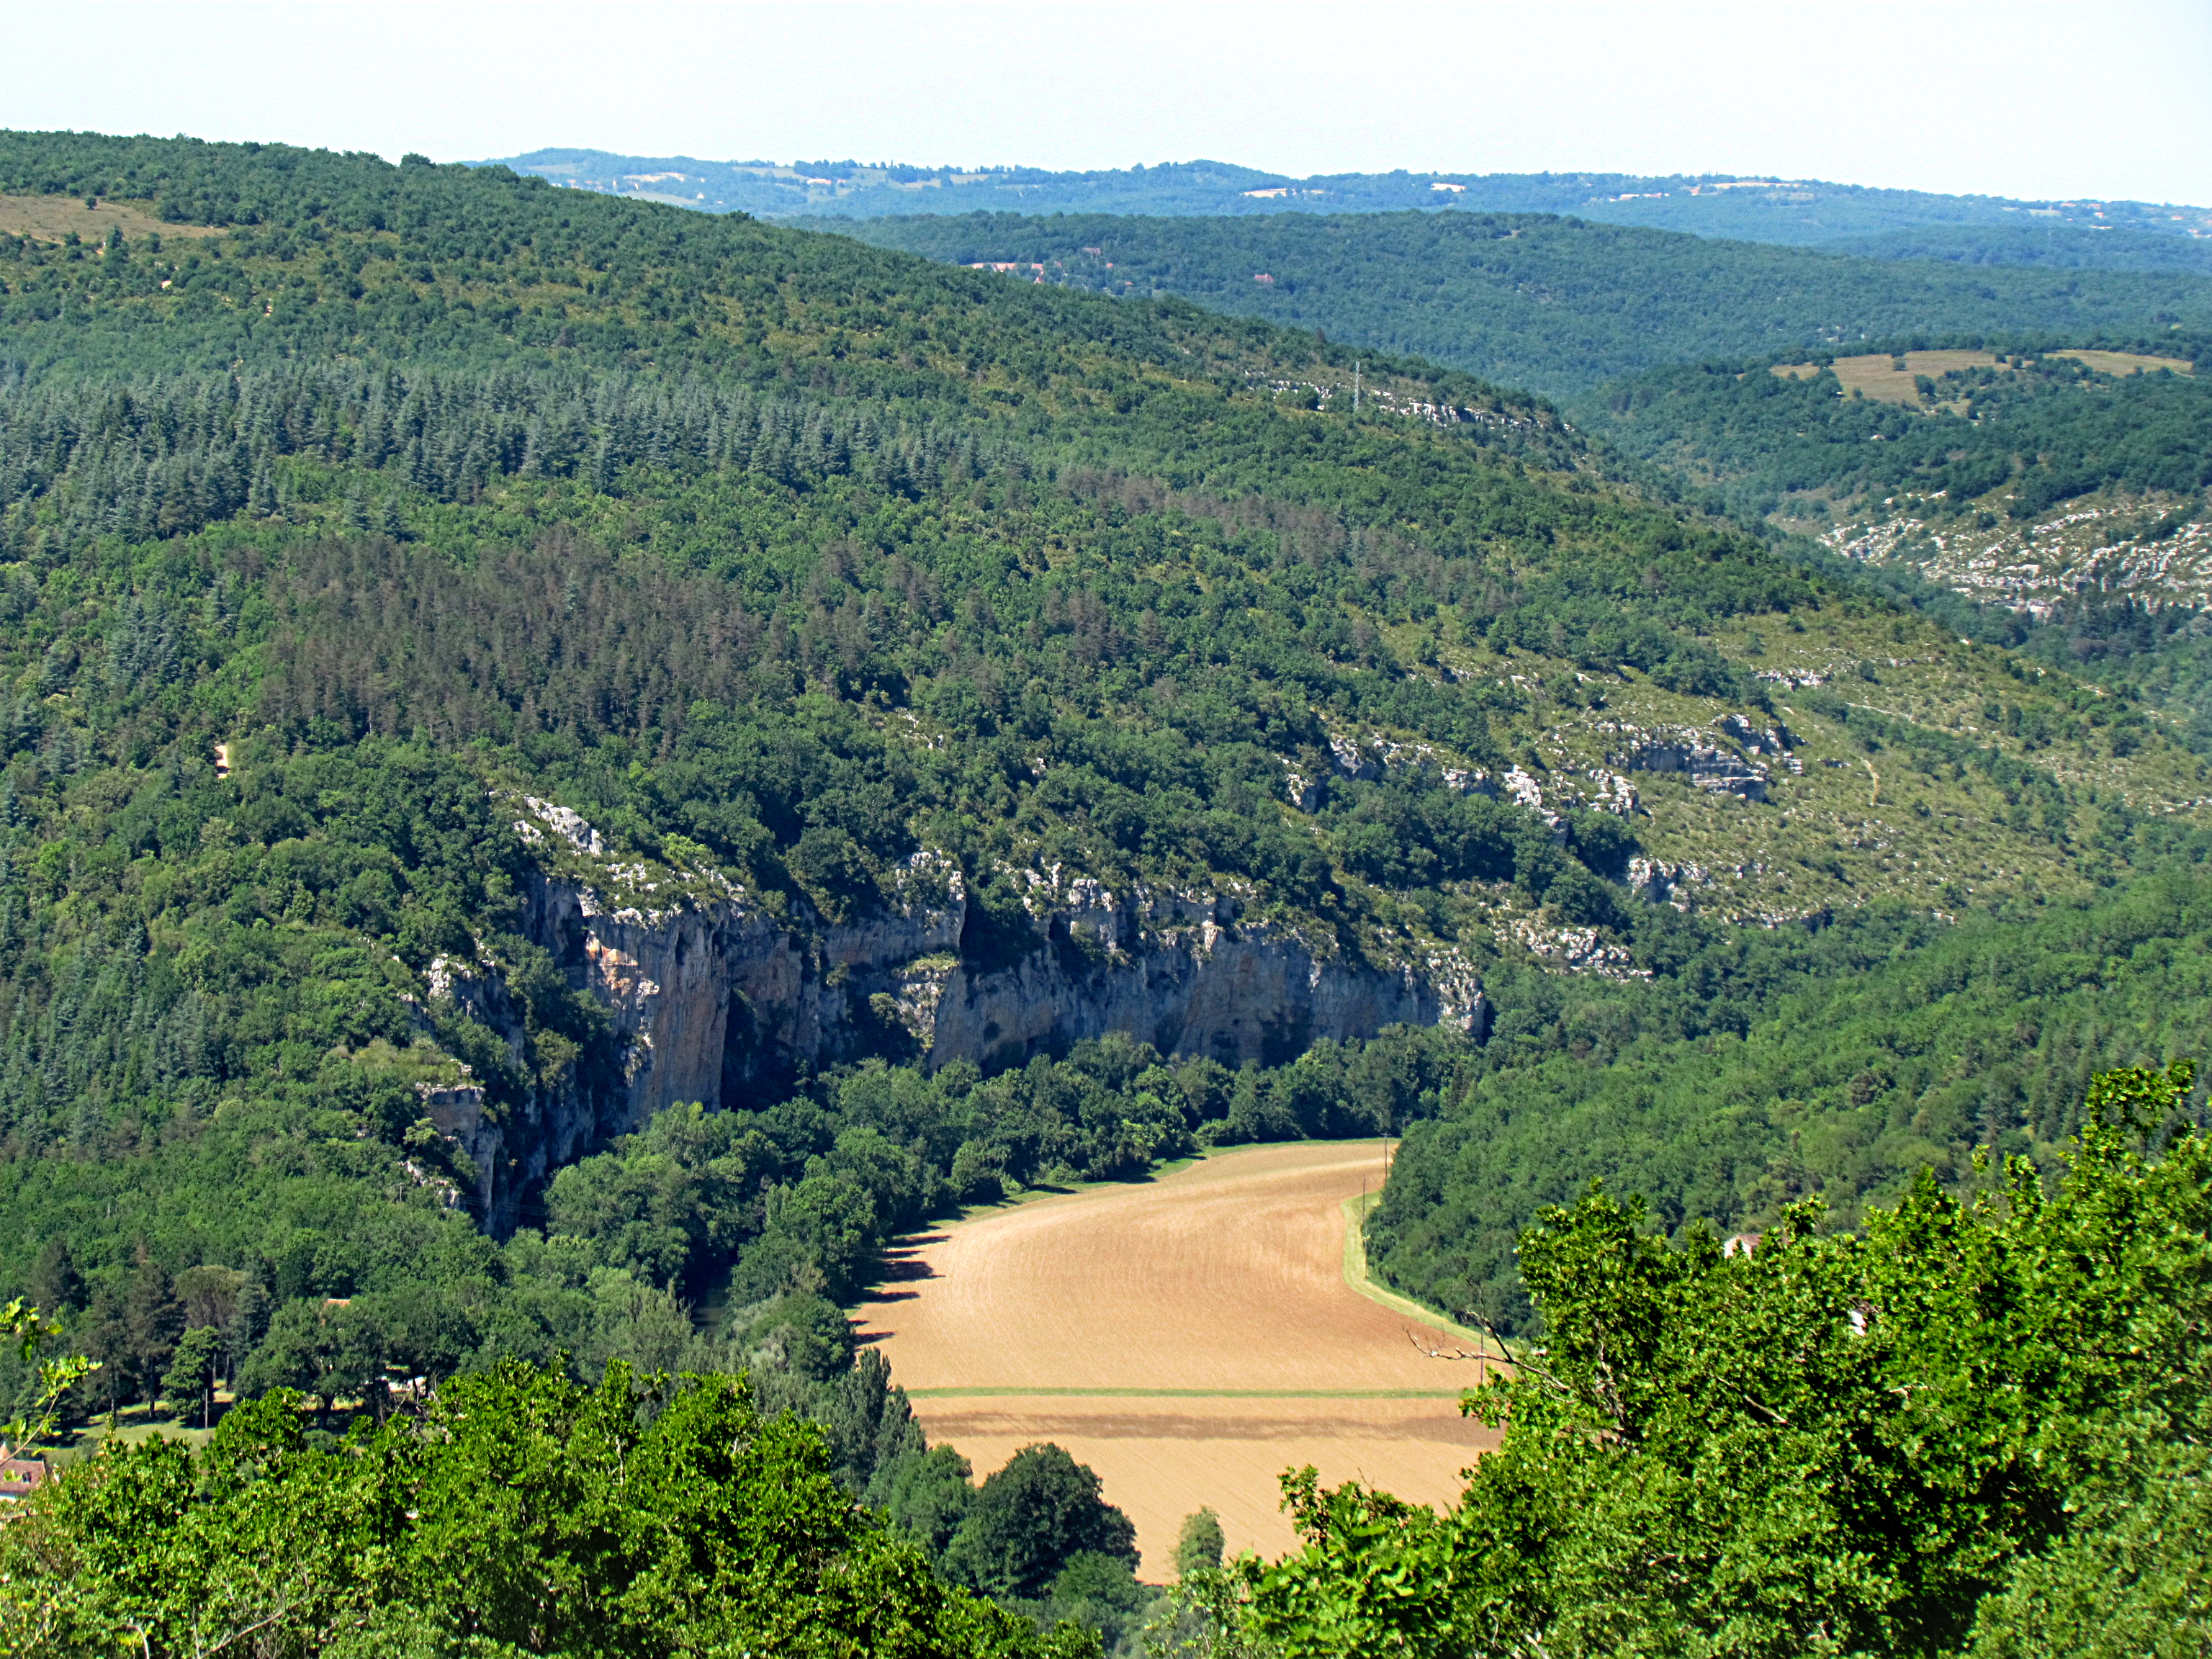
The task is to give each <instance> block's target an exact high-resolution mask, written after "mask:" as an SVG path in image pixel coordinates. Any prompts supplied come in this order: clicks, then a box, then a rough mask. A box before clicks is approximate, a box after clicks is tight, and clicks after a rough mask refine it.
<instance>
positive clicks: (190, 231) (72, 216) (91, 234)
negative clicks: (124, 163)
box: [0, 196, 222, 244]
mask: <svg viewBox="0 0 2212 1659" xmlns="http://www.w3.org/2000/svg"><path fill="white" fill-rule="evenodd" d="M151 209H152V204H150V203H146V202H106V201H103V202H102V203H100V205H99V206H98V207H87V206H86V205H85V204H84V198H83V197H81V196H0V235H8V236H28V237H30V238H31V239H32V240H34V241H40V242H58V241H60V240H62V239H63V238H64V237H65V236H67V235H68V234H70V232H71V231H75V232H76V234H77V237H78V239H79V240H82V241H86V242H92V243H95V244H97V243H100V242H104V241H106V240H107V233H108V231H109V230H110V229H112V228H114V227H115V226H117V225H120V226H121V227H122V228H123V234H124V235H125V236H126V237H128V238H130V239H131V240H132V241H137V240H139V239H140V238H142V237H145V236H220V235H222V231H220V230H218V229H216V228H214V227H212V226H210V225H172V224H166V223H164V222H162V221H161V220H159V219H156V218H155V216H154V215H153V212H152V210H151Z"/></svg>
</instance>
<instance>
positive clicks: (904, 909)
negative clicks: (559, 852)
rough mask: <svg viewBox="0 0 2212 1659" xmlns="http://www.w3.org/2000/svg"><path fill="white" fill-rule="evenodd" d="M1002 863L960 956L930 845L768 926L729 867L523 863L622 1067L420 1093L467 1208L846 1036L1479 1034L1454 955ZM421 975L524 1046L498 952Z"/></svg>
mask: <svg viewBox="0 0 2212 1659" xmlns="http://www.w3.org/2000/svg"><path fill="white" fill-rule="evenodd" d="M528 805H529V807H530V809H531V810H532V811H534V812H536V813H537V815H538V823H536V824H534V825H533V826H532V828H533V829H536V830H538V832H539V833H538V836H536V837H531V836H526V839H533V838H535V839H538V840H539V841H540V842H541V843H542V844H545V845H547V846H549V847H550V846H551V845H552V844H553V842H554V839H555V838H557V840H558V841H560V842H566V843H568V847H569V848H573V849H574V850H575V851H577V852H580V853H596V852H597V851H598V850H599V849H598V844H597V837H596V836H592V834H591V832H590V830H589V829H588V826H586V825H583V824H582V823H581V821H580V820H575V821H574V822H573V823H568V822H563V821H562V820H560V819H556V817H553V816H552V813H551V811H548V810H546V808H545V804H544V803H541V802H535V801H532V802H530V803H528ZM555 810H557V809H555ZM566 817H568V818H572V819H573V818H574V815H573V814H568V815H566ZM549 832H550V833H549ZM609 873H610V874H611V875H614V876H616V877H617V878H619V877H620V876H622V875H623V874H624V873H625V872H620V871H619V870H618V869H616V870H611V871H610V872H609ZM635 873H636V874H639V875H641V873H642V872H635ZM1010 873H1011V874H1012V876H1013V877H1014V878H1015V879H1016V881H1017V883H1018V884H1021V885H1023V886H1025V887H1026V889H1027V892H1026V896H1025V897H1024V908H1025V909H1026V911H1027V913H1028V916H1029V921H1030V935H1031V936H1030V938H1029V939H1025V940H1023V939H1018V940H1016V941H1015V943H1014V947H1013V948H1012V949H1008V948H1006V945H1005V944H1004V942H1003V941H1002V942H1001V944H1000V948H999V950H998V951H997V953H996V955H995V957H994V960H993V961H992V962H991V963H981V962H978V961H975V960H973V959H972V958H963V956H962V954H961V945H962V940H963V934H964V933H965V932H966V930H967V927H968V925H969V908H970V907H969V895H968V893H967V890H966V887H965V884H964V882H963V878H962V876H961V873H960V871H959V870H958V868H957V866H955V865H953V864H952V862H951V860H941V859H939V858H938V857H937V856H936V855H934V854H927V853H925V854H918V855H917V856H916V858H915V860H914V861H913V862H912V864H911V865H910V866H908V869H907V870H906V871H905V872H902V879H901V881H900V882H899V884H898V890H897V892H896V894H895V895H894V896H893V897H892V899H891V900H890V902H889V903H888V904H887V905H886V906H885V907H884V908H881V909H878V910H877V911H876V912H874V913H873V914H871V915H866V916H863V917H856V918H854V919H851V920H848V921H838V922H831V921H824V920H823V919H822V918H820V917H817V916H812V915H808V916H805V917H801V918H797V919H794V920H792V921H785V920H781V919H779V918H778V917H777V916H776V915H774V914H772V913H771V912H770V911H769V909H768V908H765V907H764V906H763V905H762V904H761V903H759V902H757V900H756V899H754V898H753V897H752V896H750V895H748V894H745V893H743V892H740V891H738V890H734V889H732V888H730V887H729V886H728V885H727V884H724V883H719V882H713V881H709V882H706V883H701V882H696V881H694V882H691V883H689V884H687V890H686V891H685V892H684V894H683V895H682V896H680V897H677V898H675V900H674V902H666V903H665V905H664V904H663V902H662V901H661V899H660V896H659V895H658V894H653V895H651V896H647V898H646V899H645V902H639V903H629V904H623V903H619V902H615V901H614V900H612V899H611V898H610V897H609V896H607V895H606V893H605V891H604V890H603V889H602V884H600V883H599V881H597V880H594V879H588V878H586V877H585V876H584V875H582V874H580V873H578V872H575V871H574V869H573V868H571V869H568V870H564V871H560V872H556V871H555V870H552V869H547V870H545V871H543V872H540V873H539V874H538V876H537V877H535V878H533V879H532V882H531V884H530V885H529V888H528V890H527V891H526V895H525V900H526V903H525V918H526V920H525V927H526V933H527V935H528V937H529V938H530V939H532V941H533V942H534V943H536V944H538V945H540V946H542V947H543V948H544V949H545V950H546V951H549V952H550V953H551V955H552V956H553V957H554V959H555V961H556V962H557V963H559V964H560V965H561V966H562V969H564V970H565V971H566V973H567V975H568V979H569V981H570V982H571V983H572V984H573V985H575V986H578V987H583V988H586V989H588V990H589V991H590V992H591V993H592V995H593V996H594V997H595V998H596V999H597V1000H599V1003H600V1004H601V1005H602V1006H604V1007H605V1009H606V1010H607V1012H608V1013H609V1015H610V1017H611V1024H612V1026H613V1030H614V1048H615V1051H616V1055H617V1059H618V1061H619V1069H618V1071H617V1072H615V1073H613V1074H611V1075H608V1074H605V1068H600V1069H599V1071H594V1070H593V1069H592V1067H590V1066H583V1067H579V1068H571V1073H570V1074H569V1075H568V1076H567V1077H566V1078H564V1079H562V1080H561V1081H560V1082H558V1083H557V1084H551V1085H545V1086H542V1087H539V1088H537V1089H534V1090H532V1091H531V1093H530V1096H529V1098H528V1100H527V1101H526V1103H524V1105H523V1106H522V1107H521V1108H520V1109H519V1110H510V1112H509V1113H508V1114H507V1117H506V1119H505V1120H504V1121H498V1120H495V1117H494V1116H493V1115H491V1114H490V1113H489V1111H488V1109H487V1107H486V1104H485V1101H484V1096H483V1091H482V1090H481V1089H479V1088H477V1087H474V1086H473V1085H462V1086H459V1087H454V1088H442V1089H439V1090H437V1091H434V1093H433V1094H431V1095H426V1096H425V1103H426V1105H427V1106H428V1109H429V1110H430V1113H431V1115H432V1117H433V1119H434V1121H435V1122H436V1123H437V1125H438V1127H439V1128H440V1130H441V1133H445V1134H446V1135H447V1136H448V1137H450V1138H451V1139H453V1140H454V1141H456V1142H458V1143H459V1146H461V1148H462V1149H463V1150H464V1151H465V1152H467V1153H468V1155H469V1157H470V1158H471V1159H472V1160H473V1161H474V1163H475V1164H476V1167H477V1175H478V1181H477V1190H476V1192H475V1194H473V1197H474V1200H475V1203H476V1206H477V1209H478V1211H479V1212H480V1213H481V1214H483V1216H484V1218H485V1219H486V1221H487V1223H488V1225H490V1226H491V1227H492V1228H493V1229H494V1230H495V1231H500V1232H506V1231H511V1230H512V1229H513V1227H515V1226H517V1225H521V1224H522V1223H523V1222H525V1221H528V1220H534V1219H535V1216H534V1215H532V1214H531V1213H528V1212H527V1211H526V1206H527V1202H528V1199H529V1195H530V1194H532V1193H534V1192H536V1191H538V1189H540V1188H542V1186H543V1183H544V1182H545V1181H546V1179H548V1178H549V1177H550V1176H551V1175H552V1174H553V1173H554V1172H555V1171H556V1170H558V1169H560V1168H561V1167H562V1165H563V1164H568V1163H569V1162H572V1161H573V1160H574V1159H575V1158H580V1157H581V1156H583V1155H585V1154H586V1153H587V1152H591V1151H592V1150H593V1149H594V1148H595V1147H597V1146H599V1145H601V1144H603V1143H604V1142H605V1140H607V1139H610V1138H611V1137H612V1136H614V1135H617V1134H622V1133H627V1132H629V1131H630V1130H632V1129H635V1128H636V1127H640V1126H641V1125H642V1124H643V1123H644V1122H645V1121H647V1119H648V1118H650V1117H651V1116H652V1115H653V1113H655V1112H657V1111H659V1109H661V1108H663V1107H665V1106H668V1105H671V1104H673V1103H678V1102H682V1101H692V1100H699V1101H705V1102H708V1103H720V1104H727V1105H732V1106H737V1105H743V1104H745V1103H748V1102H749V1101H750V1100H751V1099H752V1098H754V1097H757V1096H759V1095H764V1094H772V1093H773V1092H774V1091H775V1090H776V1089H777V1087H778V1085H779V1081H780V1079H781V1078H782V1077H784V1076H787V1075H788V1074H789V1073H791V1072H792V1071H793V1070H794V1069H796V1068H797V1067H799V1066H802V1065H813V1064H817V1063H821V1062H825V1061H828V1060H835V1059H836V1058H838V1057H840V1056H841V1055H842V1054H849V1053H852V1052H854V1051H856V1050H861V1051H865V1050H868V1049H881V1048H884V1047H886V1046H890V1047H893V1048H897V1047H902V1046H903V1047H904V1048H906V1049H907V1051H908V1052H909V1053H911V1054H913V1055H914V1056H915V1058H916V1059H917V1060H920V1061H921V1063H922V1064H924V1065H927V1066H933V1067H934V1066H941V1065H944V1064H945V1063H947V1062H949V1061H951V1060H974V1061H975V1062H977V1063H979V1064H981V1065H984V1066H995V1065H1002V1064H1007V1063H1013V1062H1018V1061H1019V1060H1022V1059H1024V1058H1025V1057H1026V1056H1027V1055H1028V1054H1031V1053H1033V1052H1036V1051H1039V1050H1042V1049H1048V1048H1058V1047H1061V1046H1063V1045H1065V1044H1066V1043H1068V1042H1073V1041H1076V1040H1078V1039H1080V1038H1083V1037H1088V1036H1102V1035H1103V1034H1105V1033H1107V1032H1109V1031H1122V1032H1126V1033H1127V1034H1128V1035H1130V1036H1134V1037H1136V1038H1139V1040H1141V1041H1144V1042H1150V1043H1152V1045H1153V1046H1154V1047H1156V1048H1159V1049H1160V1050H1161V1051H1162V1052H1163V1053H1166V1054H1211V1055H1212V1056H1214V1057H1215V1058H1217V1059H1219V1060H1222V1061H1224V1062H1225V1063H1226V1064H1229V1065H1232V1066H1234V1065H1237V1064H1240V1063H1242V1062H1243V1061H1244V1060H1267V1061H1275V1060H1285V1059H1288V1058H1291V1056H1293V1055H1295V1054H1297V1053H1298V1052H1299V1051H1300V1050H1302V1049H1304V1048H1305V1047H1306V1046H1307V1045H1309V1044H1310V1043H1311V1042H1315V1041H1316V1040H1318V1039H1320V1038H1322V1037H1337V1038H1345V1037H1358V1036H1371V1035H1373V1034H1374V1033H1375V1032H1376V1031H1377V1030H1380V1029H1381V1028H1382V1027H1383V1026H1385V1025H1389V1024H1398V1023H1408V1024H1439V1023H1449V1024H1455V1025H1456V1026H1458V1027H1459V1028H1460V1029H1462V1030H1468V1031H1471V1032H1473V1033H1474V1035H1475V1036H1477V1037H1478V1038H1480V1037H1481V1036H1486V1035H1487V1030H1488V1023H1489V1012H1490V1011H1489V1007H1488V1005H1487V1004H1486V1002H1485V1000H1484V999H1483V995H1482V991H1481V987H1480V982H1479V981H1478V980H1477V978H1476V976H1475V975H1474V973H1473V971H1472V970H1471V969H1469V968H1468V964H1467V963H1465V962H1464V961H1462V960H1461V959H1460V958H1459V957H1457V956H1456V954H1455V953H1441V952H1440V953H1437V956H1436V957H1434V959H1432V960H1425V961H1422V962H1419V963H1413V962H1408V963H1401V964H1399V965H1395V966H1390V967H1383V966H1377V965H1375V964H1372V963H1358V962H1352V961H1347V960H1346V959H1344V958H1343V957H1342V956H1341V955H1340V953H1339V952H1338V951H1336V950H1335V948H1334V941H1333V940H1328V939H1322V940H1319V941H1315V940H1309V939H1305V938H1303V937H1301V936H1299V935H1298V934H1297V933H1294V932H1292V931H1291V930H1289V929H1286V928H1285V927H1281V926H1280V925H1279V924H1276V923H1273V922H1270V921H1263V920H1259V919H1245V918H1243V915H1242V912H1243V900H1242V898H1241V897H1240V896H1238V895H1237V894H1233V893H1231V894H1225V895H1224V894H1211V893H1207V894H1190V893H1182V892H1173V891H1153V890H1146V889H1143V888H1139V889H1138V890H1136V891H1135V892H1133V893H1129V894H1118V895H1117V894H1115V893H1114V892H1112V891H1110V890H1108V889H1107V888H1106V887H1105V886H1104V885H1103V884H1101V883H1099V882H1097V881H1096V880H1094V879H1092V878H1088V877H1073V876H1063V875H1062V873H1061V872H1060V870H1059V869H1058V868H1057V867H1055V868H1054V869H1052V870H1050V871H1048V872H1037V871H1033V870H1032V871H1015V872H1010ZM610 884H615V883H610ZM646 903H651V904H652V905H653V907H654V908H645V905H646ZM1024 945H1025V946H1026V947H1027V948H1022V947H1024ZM430 980H431V983H430V991H431V994H432V996H433V998H434V999H444V1000H448V1001H450V1002H451V1003H452V1004H453V1006H456V1007H457V1008H458V1009H459V1010H460V1011H461V1012H466V1013H468V1014H470V1015H471V1017H473V1018H476V1019H477V1020H479V1021H480V1022H482V1023H483V1024H485V1025H487V1026H489V1027H490V1028H491V1029H492V1030H495V1031H497V1032H500V1033H502V1034H504V1035H506V1036H507V1037H508V1039H509V1041H510V1042H513V1044H515V1045H516V1047H517V1050H518V1052H519V1051H520V1037H521V1032H522V1030H523V1023H522V1015H521V1011H520V1008H519V1006H516V1004H515V1002H514V1000H513V998H512V996H511V995H510V994H509V993H508V991H507V986H506V984H505V982H504V980H503V978H502V976H501V974H500V972H499V970H498V969H496V968H495V967H492V966H490V965H489V964H485V963H451V962H445V961H441V962H440V963H438V964H436V965H435V966H434V968H433V969H432V972H431V975H430Z"/></svg>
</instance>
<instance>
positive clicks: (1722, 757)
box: [1624, 714, 1804, 800]
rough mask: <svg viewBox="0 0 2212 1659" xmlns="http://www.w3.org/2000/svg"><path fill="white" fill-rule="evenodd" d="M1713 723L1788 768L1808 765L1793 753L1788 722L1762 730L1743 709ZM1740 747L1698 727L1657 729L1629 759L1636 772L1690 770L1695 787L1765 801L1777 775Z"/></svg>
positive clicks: (1756, 752)
mask: <svg viewBox="0 0 2212 1659" xmlns="http://www.w3.org/2000/svg"><path fill="white" fill-rule="evenodd" d="M1714 725H1715V726H1717V728H1718V729H1719V731H1720V732H1721V734H1722V735H1723V737H1724V738H1727V739H1728V740H1729V742H1730V743H1731V744H1735V745H1736V748H1740V749H1742V750H1747V751H1748V752H1749V753H1750V754H1753V755H1772V756H1775V757H1778V758H1779V759H1780V760H1781V763H1782V765H1783V767H1784V769H1785V770H1789V771H1794V772H1802V771H1803V770H1804V766H1803V765H1802V763H1799V762H1798V761H1796V758H1795V757H1792V756H1791V755H1790V752H1789V751H1790V750H1791V749H1794V748H1795V747H1796V738H1794V737H1792V736H1791V735H1790V729H1789V727H1787V726H1782V725H1779V724H1777V725H1775V726H1771V727H1767V728H1765V729H1763V730H1762V729H1760V728H1759V727H1756V726H1753V724H1752V722H1751V721H1750V720H1748V719H1747V718H1746V717H1745V716H1743V715H1741V714H1725V715H1723V716H1722V717H1721V718H1720V719H1719V720H1717V721H1715V722H1714ZM1736 748H1721V747H1718V746H1717V745H1715V744H1709V743H1706V742H1705V741H1703V739H1702V734H1700V733H1699V732H1690V731H1671V732H1652V733H1649V734H1644V736H1643V740H1642V741H1641V742H1639V743H1638V744H1637V746H1636V747H1635V748H1633V749H1632V750H1630V751H1629V753H1628V755H1627V757H1626V761H1625V762H1624V764H1625V765H1626V768H1627V769H1628V770H1630V771H1632V772H1682V773H1686V774H1688V775H1689V780H1690V783H1691V785H1692V787H1695V788H1699V789H1704V790H1707V791H1710V792H1711V793H1715V794H1723V795H1738V796H1741V798H1742V799H1745V800H1765V799H1766V787H1767V784H1768V782H1769V781H1770V780H1771V777H1772V775H1773V774H1772V772H1771V769H1769V768H1767V767H1765V766H1763V765H1761V764H1760V763H1759V762H1757V761H1753V760H1751V759H1749V758H1747V756H1746V755H1744V754H1739V753H1737V752H1736Z"/></svg>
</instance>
